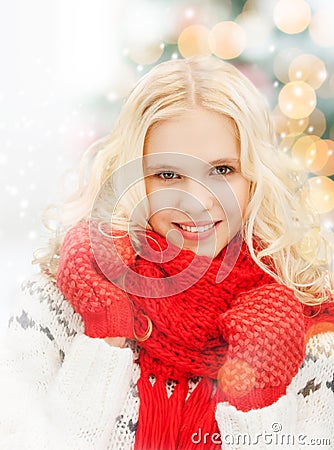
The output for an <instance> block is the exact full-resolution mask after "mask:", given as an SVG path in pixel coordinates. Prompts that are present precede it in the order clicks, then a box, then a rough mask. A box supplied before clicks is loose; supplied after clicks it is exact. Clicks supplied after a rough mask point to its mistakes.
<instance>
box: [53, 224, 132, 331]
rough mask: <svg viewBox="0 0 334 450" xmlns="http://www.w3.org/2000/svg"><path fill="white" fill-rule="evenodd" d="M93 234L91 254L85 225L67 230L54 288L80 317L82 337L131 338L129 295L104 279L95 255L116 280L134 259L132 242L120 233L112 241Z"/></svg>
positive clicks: (88, 234)
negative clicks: (83, 332) (56, 286)
mask: <svg viewBox="0 0 334 450" xmlns="http://www.w3.org/2000/svg"><path fill="white" fill-rule="evenodd" d="M91 232H92V230H91ZM93 233H94V234H93V239H94V253H93V250H92V248H91V241H90V233H89V224H88V222H84V223H80V224H78V225H77V226H75V227H74V228H72V229H70V230H69V231H68V233H67V234H66V236H65V238H64V241H63V243H62V246H61V253H60V260H59V266H58V271H57V285H58V287H59V289H60V291H61V292H62V293H63V294H64V296H65V298H66V299H67V300H68V301H69V302H70V303H71V305H72V306H73V308H74V310H75V311H76V312H77V313H79V314H80V315H81V317H82V319H83V321H84V325H85V334H87V335H88V336H90V337H97V338H106V337H113V336H125V337H128V338H133V336H134V333H133V311H132V306H131V304H130V301H129V299H128V296H127V294H126V292H124V291H123V290H122V289H120V288H118V287H117V286H116V285H114V284H113V283H112V282H111V281H110V280H109V279H107V278H106V276H105V275H104V273H103V272H101V270H100V269H99V266H98V265H97V262H96V259H95V255H96V254H98V259H99V261H102V262H103V266H104V267H106V269H107V272H108V277H109V276H110V277H111V276H114V279H116V278H117V277H119V276H120V275H121V274H122V270H123V271H124V270H125V269H126V267H127V265H130V264H131V263H133V262H134V260H135V254H134V251H133V248H132V245H131V242H130V240H129V238H128V236H124V232H119V236H121V237H117V239H115V240H114V241H113V238H110V237H107V238H105V237H104V236H103V235H101V234H100V235H99V234H98V233H97V231H96V230H95V229H93ZM115 233H117V232H116V231H115ZM122 236H124V237H122ZM115 251H117V253H118V254H119V255H120V257H121V258H122V260H123V261H124V264H123V263H122V260H121V259H120V258H119V257H118V256H116V257H115Z"/></svg>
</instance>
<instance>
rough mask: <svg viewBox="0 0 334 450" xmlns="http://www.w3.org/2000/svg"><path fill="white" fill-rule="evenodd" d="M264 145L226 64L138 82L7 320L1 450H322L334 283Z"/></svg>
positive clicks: (330, 379)
mask: <svg viewBox="0 0 334 450" xmlns="http://www.w3.org/2000/svg"><path fill="white" fill-rule="evenodd" d="M274 142H275V141H274V133H273V129H272V125H271V121H270V118H269V115H268V112H267V108H266V106H265V103H264V101H263V99H262V98H261V96H260V94H259V93H258V92H257V91H256V89H255V88H254V87H253V85H252V84H251V83H250V82H249V81H248V80H247V79H246V78H245V77H244V76H243V75H242V74H241V73H240V72H239V71H238V70H236V69H235V68H234V67H233V66H232V65H230V64H228V63H225V62H222V61H220V60H218V59H216V58H213V57H205V58H203V57H194V58H190V59H185V60H175V61H168V62H165V63H162V64H160V65H158V66H156V67H155V68H154V69H152V70H151V71H150V72H149V73H148V74H147V75H145V76H144V77H143V78H142V79H141V80H140V81H139V82H138V84H137V85H136V86H135V87H134V89H133V91H132V92H131V93H130V95H129V97H128V99H127V101H126V102H125V104H124V106H123V108H122V111H121V113H120V116H119V120H118V122H117V124H116V126H115V129H114V130H113V132H112V134H111V135H110V136H108V137H106V138H104V139H103V140H101V141H100V142H98V143H97V144H96V145H95V146H93V147H92V149H91V150H89V151H88V153H87V155H85V158H84V160H83V163H82V166H81V182H80V185H79V188H78V190H77V192H76V193H75V194H74V195H73V196H72V198H70V199H69V201H68V202H67V203H66V204H65V205H63V208H62V214H61V216H60V218H59V226H58V228H57V233H56V236H55V238H54V239H53V240H51V241H50V244H49V248H48V250H47V252H46V254H44V255H43V256H39V257H38V258H37V259H36V262H39V263H40V267H41V274H40V275H38V276H36V277H35V278H33V279H31V280H29V281H27V282H26V283H25V284H24V286H23V291H22V298H21V300H20V302H18V305H17V309H16V311H15V312H14V314H13V316H12V318H11V321H10V330H9V334H8V338H7V347H6V355H5V356H4V359H3V363H2V369H1V371H2V373H3V375H2V376H3V380H2V381H3V382H2V386H5V389H4V393H3V401H2V404H3V405H6V406H5V407H4V406H3V408H2V417H1V433H0V443H1V448H4V449H5V448H8V449H9V448H10V449H13V448H20V449H21V448H25V449H27V448H34V450H38V449H49V450H50V449H53V448H54V449H59V448H61V449H71V450H72V449H80V450H83V449H94V450H95V449H96V450H104V449H117V450H120V449H132V448H134V449H140V450H172V449H179V450H181V449H182V450H184V449H201V448H208V449H209V448H223V449H227V448H233V449H237V448H275V446H277V448H289V446H290V445H291V448H299V447H301V448H302V447H303V446H304V445H311V444H312V442H313V443H314V442H315V441H312V439H318V440H319V441H318V442H320V440H321V445H323V446H324V448H330V445H333V442H334V425H333V424H334V421H333V407H334V391H333V390H334V388H333V383H334V373H333V371H334V364H333V362H334V356H333V353H334V352H333V349H334V320H333V302H332V298H331V292H330V290H331V289H332V286H331V274H329V273H328V271H326V270H325V269H324V267H322V266H320V265H316V264H313V263H312V262H310V261H309V260H306V258H305V257H304V256H303V253H302V247H301V245H300V244H301V241H302V238H303V233H305V232H306V231H307V230H308V229H309V228H311V227H312V226H314V225H315V224H316V218H315V217H312V215H310V213H309V212H306V211H304V210H303V208H302V206H301V204H300V202H299V199H298V196H297V194H298V192H299V189H300V187H301V185H300V183H301V181H300V180H301V174H300V173H298V174H297V172H296V171H295V172H293V171H291V168H289V167H288V166H287V164H286V161H285V159H284V158H283V157H282V156H279V154H278V152H277V150H276V148H275V143H274ZM323 245H324V246H325V245H326V243H323ZM326 445H327V447H326ZM320 448H321V447H320Z"/></svg>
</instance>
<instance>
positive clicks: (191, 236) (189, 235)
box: [173, 220, 222, 241]
mask: <svg viewBox="0 0 334 450" xmlns="http://www.w3.org/2000/svg"><path fill="white" fill-rule="evenodd" d="M221 222H222V220H217V221H215V220H213V221H211V222H208V221H206V222H204V221H199V222H196V223H195V222H173V226H174V228H175V229H176V230H178V231H179V232H180V233H181V234H182V236H183V238H184V239H187V240H190V241H198V240H202V239H207V238H208V237H210V236H212V235H213V234H214V233H215V232H216V228H217V226H218V225H219V224H220V223H221ZM178 223H179V224H180V225H184V226H189V227H194V226H196V227H201V226H202V227H203V226H205V225H212V223H214V226H213V227H212V228H210V229H209V230H206V231H202V232H198V233H193V232H191V231H186V230H183V229H182V228H180V227H179V226H178Z"/></svg>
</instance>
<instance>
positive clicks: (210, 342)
mask: <svg viewBox="0 0 334 450" xmlns="http://www.w3.org/2000/svg"><path fill="white" fill-rule="evenodd" d="M155 239H156V240H157V242H158V244H159V247H161V248H162V249H163V250H164V249H165V248H166V242H165V241H164V239H161V238H160V237H159V236H155ZM148 242H151V241H148ZM152 247H153V244H152ZM227 249H228V251H229V252H228V253H227V251H226V250H227ZM155 250H156V251H157V250H158V247H156V248H155ZM239 250H240V246H239V240H238V239H237V238H236V239H234V240H233V241H232V242H231V243H230V245H229V247H228V248H225V249H224V250H223V251H222V252H221V254H220V255H218V256H217V257H216V258H215V259H214V260H213V261H212V262H211V264H210V266H209V269H208V271H207V272H206V273H205V274H204V275H203V276H202V278H200V279H199V280H198V281H197V282H196V283H195V284H194V285H192V286H191V287H189V288H188V289H187V290H186V291H185V292H180V293H179V294H177V295H173V296H170V297H163V298H158V299H157V298H153V299H152V298H149V297H145V298H144V297H138V296H134V295H132V299H133V301H134V304H135V305H136V308H137V310H138V312H139V316H140V313H141V312H145V313H146V314H147V315H148V316H149V318H150V319H151V320H152V322H153V332H152V335H151V337H150V338H149V339H148V340H147V341H145V342H143V343H142V344H141V345H140V346H141V352H140V357H139V364H140V368H141V377H140V379H139V381H138V389H139V396H140V411H139V422H138V429H137V433H136V445H135V449H138V450H157V449H159V450H173V449H180V450H181V449H182V450H187V449H202V448H206V449H208V448H211V447H212V448H215V447H216V445H215V444H213V443H212V442H210V443H206V444H204V443H203V442H201V443H194V442H193V439H192V435H193V434H194V433H195V432H196V431H198V430H199V429H201V430H203V431H204V430H205V432H208V433H210V436H213V435H214V433H219V430H218V428H217V424H216V421H215V418H214V413H215V408H216V405H217V402H218V401H221V400H222V399H223V398H224V396H223V394H222V391H221V390H220V389H217V383H216V381H217V377H218V371H219V369H220V368H221V367H222V366H223V364H224V362H225V359H226V353H227V347H228V345H227V342H226V341H225V340H224V339H223V338H222V335H221V332H220V330H219V324H218V318H219V316H220V315H221V314H223V313H224V312H226V311H227V310H228V308H229V306H230V304H231V302H232V300H233V298H235V297H237V296H238V294H239V293H241V292H243V291H248V290H250V289H252V288H254V287H258V286H261V285H263V284H266V283H271V282H272V281H273V279H272V278H271V277H269V276H268V275H267V274H266V273H265V272H263V271H262V270H261V269H260V268H259V267H258V266H257V265H256V264H255V263H254V262H253V260H252V259H251V257H250V255H249V252H248V251H247V247H246V246H245V245H243V246H242V248H241V252H240V255H239V257H238V256H237V253H238V252H239ZM193 258H194V254H193V253H192V252H191V251H186V250H182V251H181V252H180V253H179V255H178V256H177V257H174V258H173V259H172V260H171V261H170V262H167V263H160V264H159V265H157V264H152V263H150V262H149V263H148V262H147V261H146V260H144V259H138V260H137V261H136V265H135V268H134V269H135V270H136V271H137V272H138V273H140V274H141V275H144V276H145V277H162V276H163V277H164V278H166V277H171V276H175V275H176V274H177V273H183V274H184V272H185V270H186V268H187V267H189V265H190V264H191V261H193ZM197 263H198V265H195V266H196V267H195V268H193V270H192V271H191V273H188V277H185V275H183V278H182V281H183V282H184V283H185V284H187V282H188V281H189V280H188V278H189V277H194V279H195V278H196V279H197V278H198V277H197V270H196V269H198V270H199V269H200V267H201V265H203V264H205V263H207V260H206V258H199V259H198V261H197ZM232 265H234V267H233V270H231V272H230V273H229V275H228V276H227V277H226V278H225V279H224V281H223V282H221V283H217V275H218V274H219V273H220V271H221V270H222V269H224V268H229V269H230V268H231V266H232ZM227 272H228V270H227ZM180 282H181V281H180ZM189 284H190V283H189ZM144 329H145V328H144V327H141V328H140V332H142V333H143V332H144ZM151 374H152V375H154V377H155V383H154V384H153V385H152V383H151V381H150V380H149V376H150V375H151ZM194 376H200V377H202V379H201V381H200V382H199V384H198V385H197V386H196V388H195V390H194V392H192V393H191V395H190V396H189V398H188V399H187V400H186V398H187V394H188V379H189V378H190V377H194ZM167 380H176V381H177V385H176V386H175V388H174V392H173V393H172V395H171V396H170V398H168V397H167V392H166V381H167ZM195 442H196V441H195Z"/></svg>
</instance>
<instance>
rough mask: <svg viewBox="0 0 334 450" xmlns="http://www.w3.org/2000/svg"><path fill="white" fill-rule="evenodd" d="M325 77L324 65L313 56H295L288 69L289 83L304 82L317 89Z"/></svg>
mask: <svg viewBox="0 0 334 450" xmlns="http://www.w3.org/2000/svg"><path fill="white" fill-rule="evenodd" d="M326 77H327V71H326V66H325V63H324V62H323V61H322V60H321V59H320V58H318V57H317V56H315V55H311V54H302V55H298V56H296V58H294V60H293V61H292V62H291V64H290V67H289V79H290V81H305V82H306V83H307V84H309V85H310V86H312V87H313V89H318V88H319V87H320V86H321V85H322V83H323V82H324V81H325V79H326Z"/></svg>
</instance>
